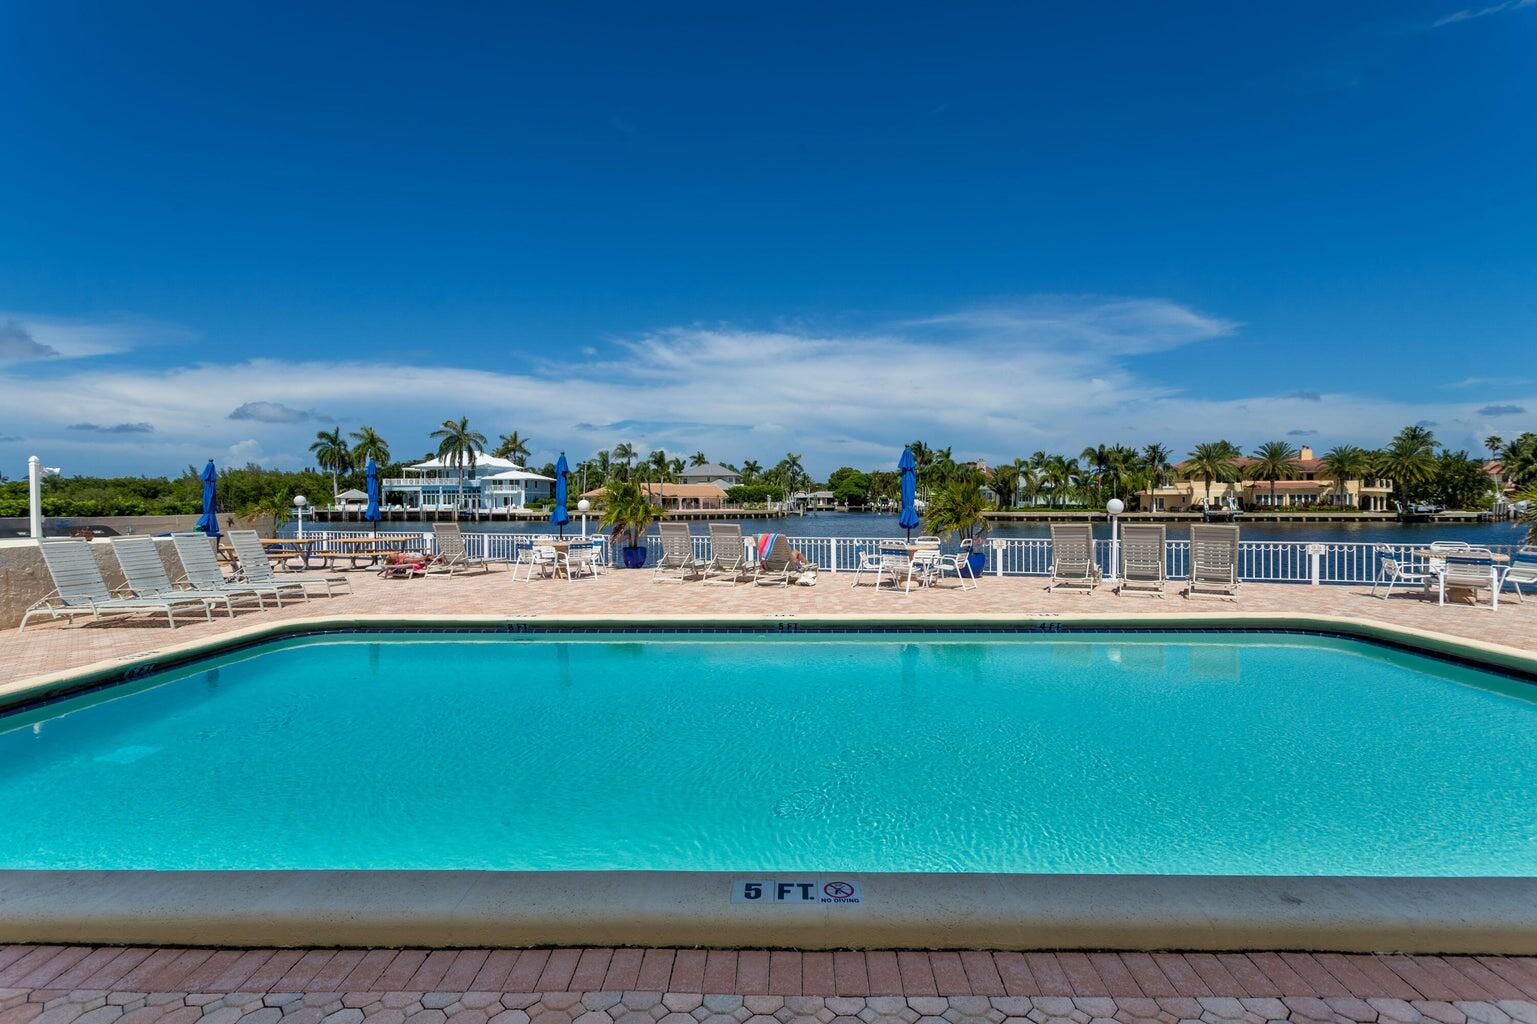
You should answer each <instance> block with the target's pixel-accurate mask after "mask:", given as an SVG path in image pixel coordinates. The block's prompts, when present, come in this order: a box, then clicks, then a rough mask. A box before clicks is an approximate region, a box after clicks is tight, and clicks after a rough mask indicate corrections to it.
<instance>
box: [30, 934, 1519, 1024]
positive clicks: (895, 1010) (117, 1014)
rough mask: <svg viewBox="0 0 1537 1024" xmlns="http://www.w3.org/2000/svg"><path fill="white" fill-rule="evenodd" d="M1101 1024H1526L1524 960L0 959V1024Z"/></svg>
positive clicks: (100, 953) (658, 954)
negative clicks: (1218, 988) (1285, 1023)
mask: <svg viewBox="0 0 1537 1024" xmlns="http://www.w3.org/2000/svg"><path fill="white" fill-rule="evenodd" d="M712 964H713V965H714V967H713V968H712V966H711V965H712ZM1213 964H1216V965H1220V966H1221V968H1222V970H1221V973H1218V972H1216V971H1214V969H1213ZM1205 977H1210V978H1212V979H1214V980H1218V981H1219V984H1221V985H1222V986H1224V987H1225V988H1226V989H1227V991H1224V992H1223V993H1221V994H1216V993H1214V992H1213V991H1212V989H1211V988H1210V987H1209V986H1208V984H1207V983H1206V981H1204V980H1203V978H1205ZM1107 1020H1115V1021H1119V1022H1121V1024H1135V1022H1139V1021H1157V1022H1160V1024H1176V1022H1179V1021H1193V1020H1200V1021H1205V1022H1209V1024H1222V1022H1235V1024H1236V1022H1243V1024H1262V1022H1266V1021H1279V1020H1292V1021H1318V1022H1323V1021H1330V1022H1339V1024H1364V1022H1373V1021H1383V1022H1403V1024H1412V1022H1418V1021H1430V1022H1440V1024H1465V1022H1473V1024H1512V1022H1516V1024H1537V958H1532V957H1498V956H1497V957H1467V956H1446V957H1433V956H1415V957H1405V956H1341V955H1335V956H1311V955H1309V954H1307V953H1297V952H1287V953H1281V954H1274V953H1248V954H1244V953H1225V954H1219V955H1216V956H1211V955H1207V956H1204V957H1197V956H1195V955H1190V956H1186V955H1182V954H1178V953H1159V954H1154V955H1147V954H1137V953H1088V954H1067V953H1028V954H1021V953H1004V952H999V953H994V952H987V951H978V950H972V951H966V952H962V953H953V952H922V951H913V950H903V951H901V952H899V953H896V954H893V953H890V952H884V951H870V952H865V951H860V950H840V951H838V952H833V953H811V952H807V953H799V952H795V951H787V950H773V951H768V950H742V951H734V950H670V949H666V950H658V949H647V950H641V949H581V950H579V949H556V950H548V949H527V950H513V949H499V950H486V949H478V950H477V949H468V950H425V949H415V950H411V949H406V950H395V949H376V950H333V949H319V950H272V949H250V950H233V949H232V950H212V949H190V950H177V949H159V950H147V949H117V948H91V947H84V946H0V1024H160V1022H163V1024H279V1022H285V1024H855V1022H857V1024H1006V1022H1007V1024H1023V1022H1025V1021H1031V1022H1034V1024H1048V1022H1057V1021H1061V1022H1072V1024H1090V1022H1093V1021H1107Z"/></svg>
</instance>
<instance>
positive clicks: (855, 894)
mask: <svg viewBox="0 0 1537 1024" xmlns="http://www.w3.org/2000/svg"><path fill="white" fill-rule="evenodd" d="M731 902H732V903H829V904H841V905H847V904H857V903H859V902H860V892H859V883H858V882H856V881H854V880H853V879H851V878H821V879H807V878H790V879H772V880H769V881H754V880H742V879H739V880H737V881H734V882H732V883H731Z"/></svg>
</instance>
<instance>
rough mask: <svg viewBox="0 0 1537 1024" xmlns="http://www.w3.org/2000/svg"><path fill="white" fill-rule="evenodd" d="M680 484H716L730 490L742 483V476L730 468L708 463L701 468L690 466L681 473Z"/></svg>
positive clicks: (679, 476)
mask: <svg viewBox="0 0 1537 1024" xmlns="http://www.w3.org/2000/svg"><path fill="white" fill-rule="evenodd" d="M678 482H679V483H684V484H714V485H715V486H717V487H720V488H723V489H729V488H732V487H735V486H736V485H737V484H739V483H741V482H742V474H741V473H738V472H737V471H736V470H734V469H732V468H731V467H730V466H722V465H719V464H717V463H714V462H706V463H704V464H703V465H701V466H690V467H688V468H687V469H685V470H684V471H683V472H681V473H679V474H678Z"/></svg>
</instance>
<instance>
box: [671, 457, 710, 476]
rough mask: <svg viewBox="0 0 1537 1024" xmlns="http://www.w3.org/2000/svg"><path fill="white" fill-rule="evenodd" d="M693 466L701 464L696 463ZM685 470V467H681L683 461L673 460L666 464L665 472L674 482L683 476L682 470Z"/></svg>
mask: <svg viewBox="0 0 1537 1024" xmlns="http://www.w3.org/2000/svg"><path fill="white" fill-rule="evenodd" d="M695 465H696V466H698V465H703V463H698V462H696V463H695ZM685 468H686V467H685V466H684V465H683V460H682V459H673V460H672V461H670V462H669V463H667V472H668V473H669V474H671V476H672V478H673V479H674V480H676V479H678V477H680V476H682V475H683V470H684V469H685Z"/></svg>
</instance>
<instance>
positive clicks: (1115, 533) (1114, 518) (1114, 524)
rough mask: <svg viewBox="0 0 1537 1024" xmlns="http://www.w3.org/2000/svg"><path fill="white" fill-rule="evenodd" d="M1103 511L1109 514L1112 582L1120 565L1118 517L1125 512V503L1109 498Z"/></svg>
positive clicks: (1119, 526) (1119, 522)
mask: <svg viewBox="0 0 1537 1024" xmlns="http://www.w3.org/2000/svg"><path fill="white" fill-rule="evenodd" d="M1105 511H1106V512H1108V513H1109V514H1110V579H1111V580H1114V579H1115V577H1116V573H1117V572H1118V571H1119V569H1120V563H1121V520H1120V515H1121V513H1122V512H1125V511H1126V503H1125V502H1124V501H1122V500H1121V499H1120V498H1111V499H1110V500H1109V501H1107V502H1105Z"/></svg>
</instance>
